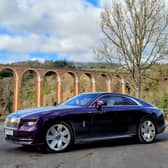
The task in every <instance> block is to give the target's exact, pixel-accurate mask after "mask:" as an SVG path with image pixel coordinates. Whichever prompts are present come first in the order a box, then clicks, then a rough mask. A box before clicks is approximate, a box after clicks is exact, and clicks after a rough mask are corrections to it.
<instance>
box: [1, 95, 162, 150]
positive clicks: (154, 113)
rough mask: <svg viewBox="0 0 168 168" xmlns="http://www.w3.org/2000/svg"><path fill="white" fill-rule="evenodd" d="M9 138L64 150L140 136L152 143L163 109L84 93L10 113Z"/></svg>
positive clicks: (131, 99) (127, 98)
mask: <svg viewBox="0 0 168 168" xmlns="http://www.w3.org/2000/svg"><path fill="white" fill-rule="evenodd" d="M4 129H5V138H6V140H7V141H12V142H14V143H17V144H22V145H42V146H43V147H45V149H47V150H48V151H54V152H61V151H64V150H67V149H69V147H70V146H72V145H73V144H76V143H83V142H90V141H98V140H106V139H114V138H126V137H135V136H137V137H138V139H139V141H140V142H141V143H151V142H153V141H154V140H155V138H156V135H157V134H159V133H161V132H163V131H164V129H165V122H164V117H163V112H162V111H161V110H159V109H158V108H157V107H155V106H153V105H151V104H149V103H146V102H144V101H143V100H140V99H137V98H135V97H131V96H128V95H123V94H116V93H98V92H96V93H84V94H80V95H78V96H75V97H72V98H71V99H69V100H67V101H65V102H64V103H62V104H60V105H58V106H55V107H42V108H32V109H25V110H19V111H17V112H15V113H12V114H10V115H8V116H7V118H6V121H5V127H4Z"/></svg>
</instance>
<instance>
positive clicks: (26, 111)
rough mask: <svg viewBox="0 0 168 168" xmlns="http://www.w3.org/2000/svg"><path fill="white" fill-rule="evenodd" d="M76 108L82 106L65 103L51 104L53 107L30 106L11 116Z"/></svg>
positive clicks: (25, 115)
mask: <svg viewBox="0 0 168 168" xmlns="http://www.w3.org/2000/svg"><path fill="white" fill-rule="evenodd" d="M74 108H80V107H79V106H65V105H59V106H51V107H39V108H28V109H23V110H18V111H17V112H14V113H12V114H9V115H8V117H9V118H13V117H14V118H24V117H30V116H34V117H36V116H41V115H43V114H47V113H50V112H54V113H56V112H60V111H64V110H65V111H66V110H67V109H74Z"/></svg>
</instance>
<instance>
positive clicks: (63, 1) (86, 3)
mask: <svg viewBox="0 0 168 168" xmlns="http://www.w3.org/2000/svg"><path fill="white" fill-rule="evenodd" d="M105 1H109V0H0V63H12V62H19V61H26V60H38V61H40V62H44V61H45V60H53V61H55V60H67V61H76V62H94V61H96V58H95V55H94V54H93V49H94V48H96V47H97V45H98V43H99V41H100V38H101V36H102V34H101V30H100V26H99V18H100V12H101V10H102V6H103V3H104V2H105ZM166 1H167V2H168V0H166Z"/></svg>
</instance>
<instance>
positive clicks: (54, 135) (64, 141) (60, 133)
mask: <svg viewBox="0 0 168 168" xmlns="http://www.w3.org/2000/svg"><path fill="white" fill-rule="evenodd" d="M73 139H74V138H73V132H72V129H71V127H70V126H69V125H68V124H66V123H65V122H57V123H54V124H50V126H49V127H47V129H46V131H45V136H44V144H45V146H44V147H45V151H47V152H63V151H66V150H68V149H70V147H71V146H72V144H73Z"/></svg>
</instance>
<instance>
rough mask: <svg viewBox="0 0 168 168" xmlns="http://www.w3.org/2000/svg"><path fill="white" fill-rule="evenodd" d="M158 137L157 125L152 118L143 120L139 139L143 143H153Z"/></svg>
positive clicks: (140, 125)
mask: <svg viewBox="0 0 168 168" xmlns="http://www.w3.org/2000/svg"><path fill="white" fill-rule="evenodd" d="M155 138H156V126H155V123H154V122H153V120H152V119H150V118H146V119H143V120H142V121H141V123H140V124H139V128H138V139H139V141H140V142H141V143H152V142H153V141H154V140H155Z"/></svg>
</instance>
